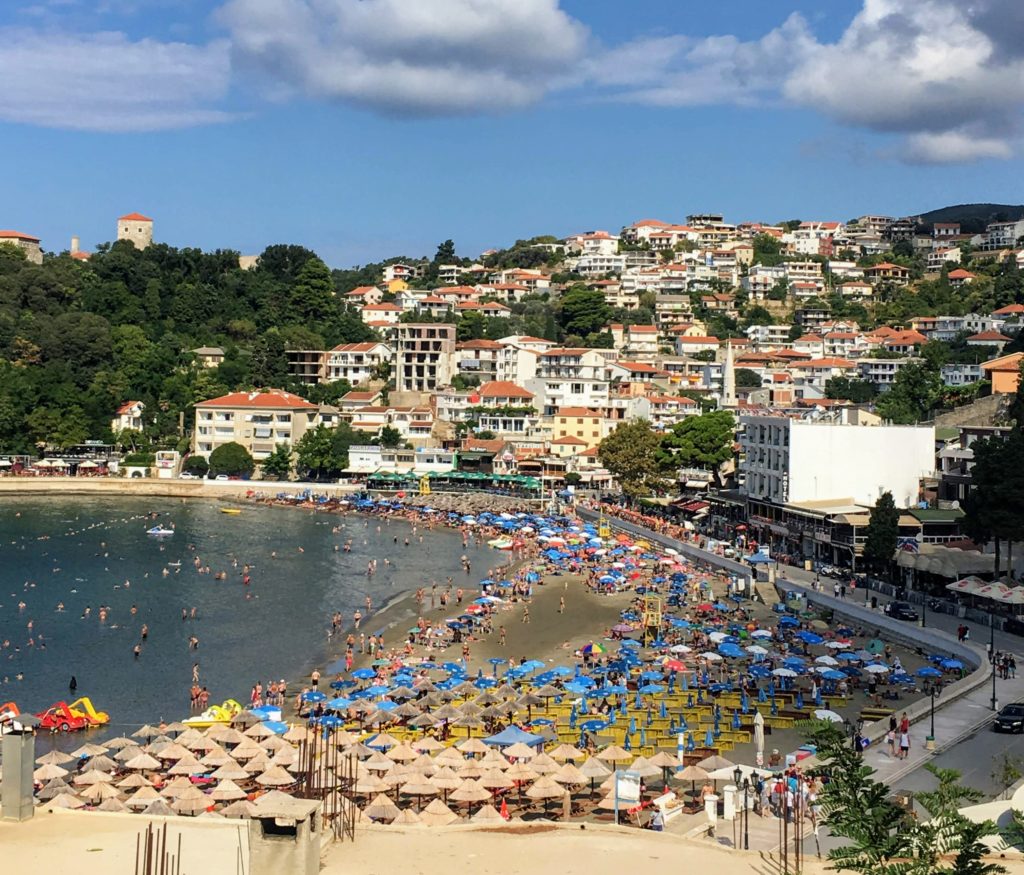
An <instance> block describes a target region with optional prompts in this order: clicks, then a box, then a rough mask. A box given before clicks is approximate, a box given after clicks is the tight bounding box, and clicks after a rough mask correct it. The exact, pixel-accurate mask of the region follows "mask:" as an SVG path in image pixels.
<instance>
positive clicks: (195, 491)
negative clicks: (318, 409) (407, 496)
mask: <svg viewBox="0 0 1024 875" xmlns="http://www.w3.org/2000/svg"><path fill="white" fill-rule="evenodd" d="M304 489H312V490H313V491H315V492H317V493H318V494H321V495H324V494H327V495H335V494H336V495H343V494H345V493H350V492H354V491H356V487H353V486H351V485H349V484H337V483H290V482H276V481H263V480H226V481H225V480H158V479H122V478H114V477H104V478H100V477H95V478H93V477H39V478H35V477H5V478H0V501H3V500H10V499H13V498H15V497H16V496H18V495H132V496H154V497H161V498H225V499H230V498H242V497H245V496H246V495H247V494H249V493H252V492H261V493H264V494H266V495H276V494H277V493H278V492H288V493H296V492H301V491H302V490H304Z"/></svg>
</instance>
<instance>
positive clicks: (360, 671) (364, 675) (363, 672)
mask: <svg viewBox="0 0 1024 875" xmlns="http://www.w3.org/2000/svg"><path fill="white" fill-rule="evenodd" d="M376 674H377V672H375V671H374V670H373V669H372V668H357V669H356V670H355V671H354V672H352V677H354V678H357V679H358V680H361V681H366V680H369V679H370V678H372V677H375V676H376Z"/></svg>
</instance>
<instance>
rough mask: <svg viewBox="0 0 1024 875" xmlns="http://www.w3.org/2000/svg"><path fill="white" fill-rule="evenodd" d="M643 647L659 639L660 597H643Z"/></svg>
mask: <svg viewBox="0 0 1024 875" xmlns="http://www.w3.org/2000/svg"><path fill="white" fill-rule="evenodd" d="M642 620H643V630H644V646H645V647H647V646H648V645H649V644H650V643H651V642H652V641H654V640H656V639H657V638H659V637H661V597H660V596H656V595H645V596H644V613H643V618H642Z"/></svg>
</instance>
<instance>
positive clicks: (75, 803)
mask: <svg viewBox="0 0 1024 875" xmlns="http://www.w3.org/2000/svg"><path fill="white" fill-rule="evenodd" d="M46 807H47V808H84V807H85V803H84V802H83V801H82V800H81V799H79V798H78V797H77V796H75V795H74V794H73V793H61V794H60V795H59V796H54V797H53V799H51V800H50V801H49V802H47V803H46Z"/></svg>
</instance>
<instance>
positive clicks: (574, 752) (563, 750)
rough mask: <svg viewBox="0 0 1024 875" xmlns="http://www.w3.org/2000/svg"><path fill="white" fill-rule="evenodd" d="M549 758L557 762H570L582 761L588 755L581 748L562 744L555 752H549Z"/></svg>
mask: <svg viewBox="0 0 1024 875" xmlns="http://www.w3.org/2000/svg"><path fill="white" fill-rule="evenodd" d="M548 756H550V757H551V758H552V759H556V760H569V761H570V762H576V761H582V760H585V759H586V758H587V755H586V754H585V753H584V752H583V751H581V750H580V749H579V748H576V747H573V746H572V745H571V744H560V745H558V747H556V748H555V749H554V750H551V751H548Z"/></svg>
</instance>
